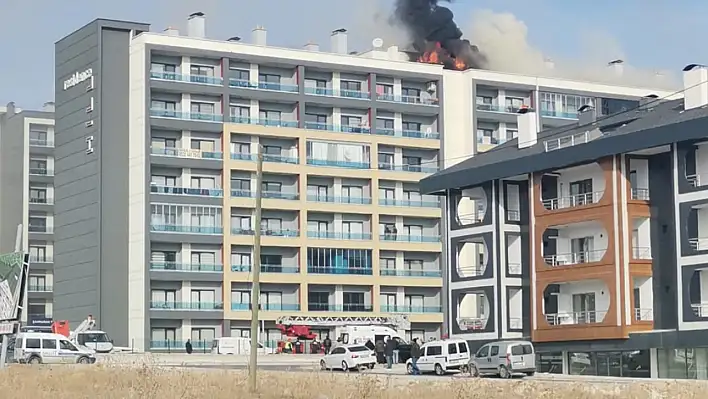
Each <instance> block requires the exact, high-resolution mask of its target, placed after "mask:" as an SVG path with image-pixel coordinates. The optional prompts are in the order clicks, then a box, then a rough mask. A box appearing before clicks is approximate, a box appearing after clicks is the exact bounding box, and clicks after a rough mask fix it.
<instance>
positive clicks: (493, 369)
mask: <svg viewBox="0 0 708 399" xmlns="http://www.w3.org/2000/svg"><path fill="white" fill-rule="evenodd" d="M469 371H470V374H471V375H472V376H474V377H478V376H481V375H497V376H499V377H501V378H511V377H512V376H513V375H527V376H529V377H530V376H533V375H534V374H536V351H535V350H534V348H533V344H532V343H531V342H528V341H499V342H492V343H489V344H486V345H484V346H482V347H481V348H479V350H478V351H477V353H476V354H475V355H474V356H473V357H472V358H471V359H470V364H469Z"/></svg>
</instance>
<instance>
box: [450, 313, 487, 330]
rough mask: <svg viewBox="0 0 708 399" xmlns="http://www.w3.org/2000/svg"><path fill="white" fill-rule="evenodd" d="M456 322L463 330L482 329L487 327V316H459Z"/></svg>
mask: <svg viewBox="0 0 708 399" xmlns="http://www.w3.org/2000/svg"><path fill="white" fill-rule="evenodd" d="M457 324H458V325H459V326H460V329H461V330H464V331H482V330H484V329H485V327H487V316H484V315H483V316H480V317H460V318H459V319H457Z"/></svg>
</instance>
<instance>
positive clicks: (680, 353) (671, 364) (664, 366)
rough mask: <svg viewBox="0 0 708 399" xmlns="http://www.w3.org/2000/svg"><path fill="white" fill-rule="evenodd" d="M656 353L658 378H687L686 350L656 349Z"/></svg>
mask: <svg viewBox="0 0 708 399" xmlns="http://www.w3.org/2000/svg"><path fill="white" fill-rule="evenodd" d="M656 352H657V356H656V357H657V369H658V372H659V378H677V379H686V378H688V362H687V359H686V349H658V350H657V351H656Z"/></svg>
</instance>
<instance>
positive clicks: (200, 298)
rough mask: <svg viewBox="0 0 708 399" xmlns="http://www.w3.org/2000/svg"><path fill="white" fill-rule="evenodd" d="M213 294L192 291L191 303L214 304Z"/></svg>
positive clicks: (206, 291)
mask: <svg viewBox="0 0 708 399" xmlns="http://www.w3.org/2000/svg"><path fill="white" fill-rule="evenodd" d="M215 297H216V295H215V292H214V290H192V295H191V298H192V302H193V303H195V302H196V303H199V302H205V303H214V302H216V300H215Z"/></svg>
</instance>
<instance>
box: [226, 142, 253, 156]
mask: <svg viewBox="0 0 708 399" xmlns="http://www.w3.org/2000/svg"><path fill="white" fill-rule="evenodd" d="M231 153H232V154H250V153H251V145H250V144H247V143H231Z"/></svg>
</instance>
